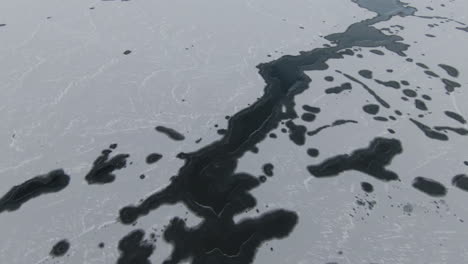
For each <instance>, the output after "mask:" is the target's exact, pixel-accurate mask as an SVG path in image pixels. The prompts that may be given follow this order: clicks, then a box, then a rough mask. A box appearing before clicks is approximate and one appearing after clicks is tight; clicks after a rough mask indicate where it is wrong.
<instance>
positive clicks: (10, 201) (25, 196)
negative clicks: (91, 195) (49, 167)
mask: <svg viewBox="0 0 468 264" xmlns="http://www.w3.org/2000/svg"><path fill="white" fill-rule="evenodd" d="M69 183H70V176H68V175H67V174H65V172H64V171H63V170H61V169H59V170H54V171H51V172H49V173H47V174H44V175H39V176H36V177H34V178H32V179H30V180H27V181H25V182H24V183H22V184H20V185H16V186H14V187H13V188H11V190H10V191H8V192H7V193H6V194H5V195H4V196H3V197H2V198H0V213H1V212H3V211H15V210H17V209H19V208H20V207H21V206H22V205H23V204H24V203H26V202H27V201H29V200H31V199H33V198H36V197H38V196H40V195H43V194H47V193H55V192H59V191H61V190H63V189H64V188H65V187H67V186H68V184H69Z"/></svg>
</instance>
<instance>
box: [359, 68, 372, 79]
mask: <svg viewBox="0 0 468 264" xmlns="http://www.w3.org/2000/svg"><path fill="white" fill-rule="evenodd" d="M358 74H359V75H361V76H362V77H364V78H366V79H372V75H373V74H372V71H370V70H360V71H359V72H358Z"/></svg>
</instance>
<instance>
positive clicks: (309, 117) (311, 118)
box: [301, 113, 316, 122]
mask: <svg viewBox="0 0 468 264" xmlns="http://www.w3.org/2000/svg"><path fill="white" fill-rule="evenodd" d="M315 118H316V116H315V115H314V114H312V113H304V114H302V115H301V119H302V120H303V121H305V122H313V121H314V120H315Z"/></svg>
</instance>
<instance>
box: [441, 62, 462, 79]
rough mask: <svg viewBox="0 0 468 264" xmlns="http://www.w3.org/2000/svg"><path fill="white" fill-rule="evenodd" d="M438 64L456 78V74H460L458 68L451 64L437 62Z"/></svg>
mask: <svg viewBox="0 0 468 264" xmlns="http://www.w3.org/2000/svg"><path fill="white" fill-rule="evenodd" d="M438 66H439V67H440V68H442V69H443V70H444V71H445V72H446V73H447V74H448V75H450V76H451V77H454V78H457V77H458V75H459V74H460V73H459V72H458V70H457V69H456V68H455V67H453V66H450V65H447V64H439V65H438Z"/></svg>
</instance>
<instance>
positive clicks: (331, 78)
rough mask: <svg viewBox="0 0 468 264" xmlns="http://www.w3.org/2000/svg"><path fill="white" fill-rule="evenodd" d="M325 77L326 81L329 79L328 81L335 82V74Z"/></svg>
mask: <svg viewBox="0 0 468 264" xmlns="http://www.w3.org/2000/svg"><path fill="white" fill-rule="evenodd" d="M324 79H325V81H327V82H333V80H334V79H335V78H333V76H325V78H324Z"/></svg>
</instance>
